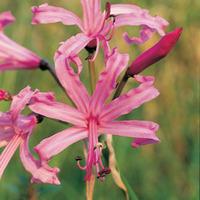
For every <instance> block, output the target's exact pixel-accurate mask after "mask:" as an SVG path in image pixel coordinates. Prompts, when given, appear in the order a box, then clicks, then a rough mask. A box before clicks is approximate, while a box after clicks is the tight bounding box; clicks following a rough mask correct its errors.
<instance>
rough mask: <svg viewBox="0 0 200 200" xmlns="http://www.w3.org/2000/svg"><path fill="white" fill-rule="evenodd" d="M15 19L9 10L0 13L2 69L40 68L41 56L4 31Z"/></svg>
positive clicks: (0, 68)
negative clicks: (13, 39) (18, 42)
mask: <svg viewBox="0 0 200 200" xmlns="http://www.w3.org/2000/svg"><path fill="white" fill-rule="evenodd" d="M13 21H15V18H14V17H13V15H12V14H11V13H10V12H9V11H7V12H3V13H1V14H0V71H1V70H11V69H34V68H38V67H39V64H40V61H41V59H40V57H39V56H37V55H36V54H35V53H33V52H32V51H30V50H28V49H26V48H24V47H22V46H21V45H19V44H17V43H16V42H14V41H12V40H11V39H10V38H8V37H7V36H6V35H5V34H4V33H3V29H4V27H5V26H6V25H8V24H10V23H12V22H13Z"/></svg>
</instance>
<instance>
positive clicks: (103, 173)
mask: <svg viewBox="0 0 200 200" xmlns="http://www.w3.org/2000/svg"><path fill="white" fill-rule="evenodd" d="M110 173H111V170H110V169H109V168H104V169H102V170H101V171H100V172H99V173H98V176H97V178H103V177H105V176H106V175H108V174H110Z"/></svg>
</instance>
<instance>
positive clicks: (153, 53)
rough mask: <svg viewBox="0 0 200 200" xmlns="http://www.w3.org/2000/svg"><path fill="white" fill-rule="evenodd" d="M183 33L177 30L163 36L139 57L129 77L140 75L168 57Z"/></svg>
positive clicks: (130, 70)
mask: <svg viewBox="0 0 200 200" xmlns="http://www.w3.org/2000/svg"><path fill="white" fill-rule="evenodd" d="M181 33H182V28H176V29H175V30H174V31H172V32H170V33H168V34H166V35H165V36H163V37H162V38H161V39H160V41H159V42H157V43H156V44H155V45H154V46H153V47H151V48H150V49H148V50H147V51H145V52H144V53H142V54H141V55H139V56H138V57H137V58H136V59H135V60H134V61H133V62H132V64H131V65H130V67H129V69H128V75H129V76H133V75H135V74H138V73H140V72H141V71H143V70H144V69H146V68H147V67H149V66H150V65H152V64H154V63H156V62H158V61H159V60H160V59H162V58H164V57H165V56H167V54H168V53H169V52H170V51H171V49H172V48H173V47H174V46H175V44H176V42H177V41H178V39H179V37H180V35H181Z"/></svg>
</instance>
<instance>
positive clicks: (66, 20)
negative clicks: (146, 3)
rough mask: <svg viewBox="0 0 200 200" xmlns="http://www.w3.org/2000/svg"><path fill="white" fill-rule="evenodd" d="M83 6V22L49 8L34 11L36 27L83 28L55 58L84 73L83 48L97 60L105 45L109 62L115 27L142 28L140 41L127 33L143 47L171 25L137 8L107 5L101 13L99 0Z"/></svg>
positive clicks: (129, 39)
mask: <svg viewBox="0 0 200 200" xmlns="http://www.w3.org/2000/svg"><path fill="white" fill-rule="evenodd" d="M81 4H82V8H83V20H81V19H80V18H79V17H78V16H77V15H76V14H74V13H72V12H71V11H68V10H65V9H63V8H60V7H55V6H49V5H48V4H42V5H41V6H39V7H33V8H32V12H33V14H34V16H33V20H32V23H33V24H40V23H43V24H46V23H55V22H62V23H63V24H65V25H77V26H78V27H79V28H80V30H81V33H78V34H77V35H76V36H72V37H71V38H69V39H68V40H67V41H66V42H63V43H62V45H61V46H60V48H59V50H58V52H57V55H56V56H58V55H60V54H65V56H66V57H68V58H69V59H70V60H71V61H73V62H75V63H76V64H77V66H78V70H79V72H80V71H81V69H82V63H81V61H80V59H79V57H78V56H77V55H78V53H79V52H80V51H81V50H82V49H83V48H84V47H85V48H86V49H87V50H88V51H91V52H93V51H95V50H96V54H95V55H94V57H93V59H95V57H96V55H97V53H98V49H99V44H100V41H102V47H103V49H104V53H105V56H106V58H107V56H108V55H109V54H110V53H111V52H110V47H109V44H108V41H109V40H110V39H111V37H112V34H113V30H114V28H115V27H120V26H124V25H129V26H130V25H131V26H141V28H142V30H141V37H140V38H136V37H135V38H132V39H131V38H128V36H127V33H125V39H126V41H128V42H129V43H133V42H135V43H137V44H140V43H143V42H144V41H146V40H147V39H148V38H149V37H150V36H151V35H152V33H153V32H155V31H157V32H158V33H159V34H160V35H161V36H163V35H164V34H165V33H164V28H165V27H166V26H167V25H168V22H167V21H166V20H164V19H163V18H161V17H158V16H156V17H152V16H151V15H149V13H148V11H147V10H144V9H142V8H140V7H138V6H135V5H128V4H127V5H126V4H116V5H111V4H110V3H107V4H106V10H105V11H104V12H103V13H102V12H101V6H100V4H101V1H100V0H95V1H94V0H81ZM130 41H131V42H130Z"/></svg>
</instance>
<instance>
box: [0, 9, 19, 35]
mask: <svg viewBox="0 0 200 200" xmlns="http://www.w3.org/2000/svg"><path fill="white" fill-rule="evenodd" d="M14 21H15V17H14V16H13V15H12V13H11V12H10V11H5V12H2V13H0V31H1V30H3V28H4V27H5V26H7V25H9V24H11V23H12V22H14Z"/></svg>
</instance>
